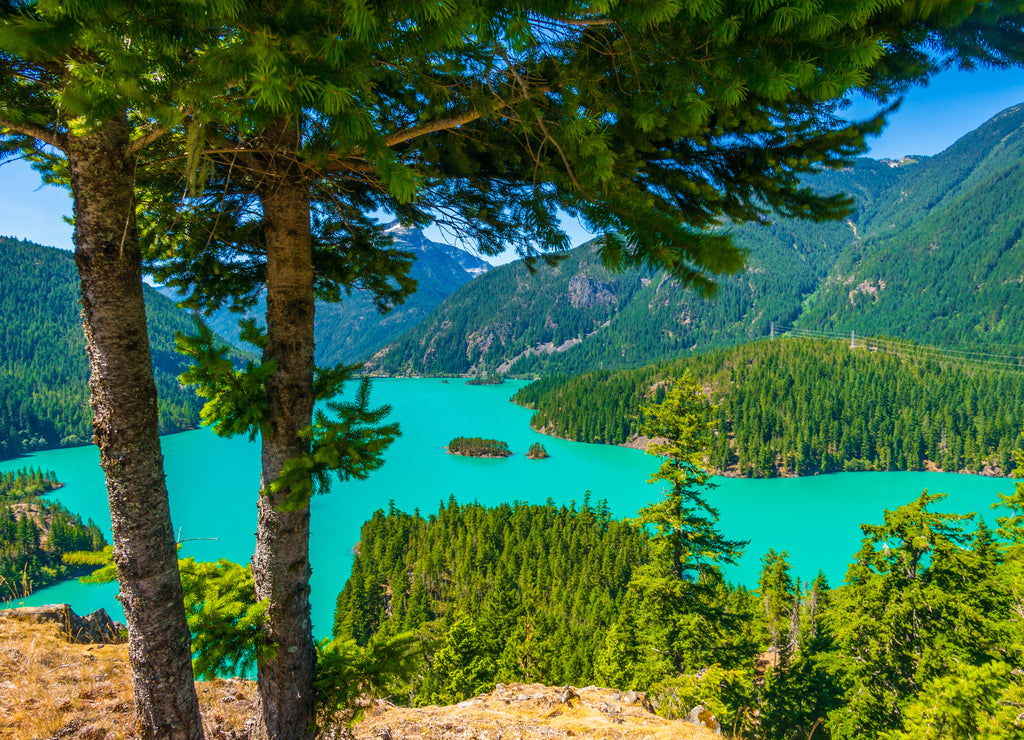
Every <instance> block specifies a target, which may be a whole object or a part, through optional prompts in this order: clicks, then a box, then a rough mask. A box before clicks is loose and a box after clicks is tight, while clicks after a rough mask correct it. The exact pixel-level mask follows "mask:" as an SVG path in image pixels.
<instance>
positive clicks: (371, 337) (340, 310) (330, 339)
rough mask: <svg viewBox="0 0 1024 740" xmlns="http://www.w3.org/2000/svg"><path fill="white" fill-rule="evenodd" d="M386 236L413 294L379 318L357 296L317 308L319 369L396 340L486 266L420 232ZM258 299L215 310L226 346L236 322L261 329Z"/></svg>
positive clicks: (397, 230) (213, 320) (213, 322)
mask: <svg viewBox="0 0 1024 740" xmlns="http://www.w3.org/2000/svg"><path fill="white" fill-rule="evenodd" d="M386 233H388V234H390V235H391V237H392V238H393V239H394V248H395V249H399V250H403V251H407V252H412V253H413V255H414V256H415V258H416V260H415V262H413V266H412V270H411V271H410V275H411V276H412V277H413V278H414V279H415V280H416V292H415V293H414V294H413V295H411V296H409V298H407V299H406V301H405V303H403V304H402V305H400V306H396V307H395V308H393V309H391V310H390V311H389V312H388V313H386V314H383V315H381V313H380V312H379V311H378V310H377V308H376V307H375V306H374V305H373V301H372V300H371V299H370V298H369V297H367V296H365V295H363V294H362V293H359V292H358V291H357V292H355V293H353V294H352V295H350V296H346V297H345V298H344V299H343V300H342V301H341V303H325V302H323V301H320V302H318V303H317V304H316V327H315V339H316V361H317V363H318V364H321V365H334V364H337V363H339V362H348V363H351V362H358V361H360V360H364V359H366V358H367V357H369V356H370V355H371V354H373V353H374V352H375V351H376V350H378V349H380V348H381V347H382V346H384V345H385V344H387V343H388V342H391V341H393V340H395V339H397V338H398V337H399V336H401V335H402V334H403V333H405V332H406V331H408V330H409V329H410V328H412V327H413V326H415V325H416V324H418V323H419V322H420V321H422V320H423V319H424V318H426V316H427V315H428V314H429V313H430V312H431V311H432V310H433V309H434V308H435V307H436V306H437V305H438V304H439V303H440V302H441V301H442V300H444V299H445V298H447V297H448V296H449V295H451V294H452V293H453V292H454V291H455V290H457V289H458V288H459V287H460V286H462V285H464V284H466V283H468V282H469V281H470V280H472V279H473V278H475V277H476V276H477V275H481V274H483V273H484V272H486V271H487V270H488V269H489V268H490V265H489V264H488V263H487V262H484V261H483V260H482V259H480V258H479V257H476V256H475V255H473V254H470V253H469V252H467V251H465V250H463V249H458V248H456V247H452V246H449V245H447V244H439V243H438V242H433V241H431V240H429V239H427V238H426V237H425V236H424V235H423V232H422V231H419V230H416V229H410V228H405V227H403V226H401V225H399V224H397V223H394V224H391V225H390V226H389V227H388V228H387V230H386ZM266 310H267V306H266V302H265V301H263V300H261V301H260V302H259V303H258V304H257V305H256V306H254V307H253V308H252V309H251V310H250V311H248V312H246V313H245V314H242V315H240V314H236V313H231V312H230V311H226V310H225V311H219V312H217V313H216V314H214V315H213V316H211V317H210V319H209V320H208V321H209V324H210V327H211V328H212V329H213V330H214V331H215V332H217V333H218V334H220V335H221V336H223V337H226V338H228V340H229V341H232V342H237V340H238V320H239V319H240V318H242V317H243V316H244V317H252V318H256V319H257V320H258V321H259V322H260V323H261V324H262V323H263V317H264V315H265V314H266Z"/></svg>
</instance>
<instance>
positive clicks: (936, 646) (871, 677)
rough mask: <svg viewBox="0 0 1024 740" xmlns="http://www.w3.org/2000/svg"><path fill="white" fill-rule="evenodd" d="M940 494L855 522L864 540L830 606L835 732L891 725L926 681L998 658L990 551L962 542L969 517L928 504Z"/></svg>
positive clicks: (857, 733) (868, 732) (997, 598)
mask: <svg viewBox="0 0 1024 740" xmlns="http://www.w3.org/2000/svg"><path fill="white" fill-rule="evenodd" d="M941 498H942V496H941V495H934V494H929V493H927V492H924V493H922V494H921V496H920V497H919V498H918V499H917V500H916V501H914V502H912V503H910V504H907V505H906V506H903V507H900V508H898V509H896V510H895V511H887V512H885V520H884V523H883V524H881V525H862V527H861V528H862V529H863V530H864V534H865V535H866V537H865V539H864V545H863V547H862V548H861V550H860V552H859V553H858V554H857V557H856V560H855V561H854V563H853V564H852V565H851V566H850V570H849V573H848V574H847V577H846V585H845V587H844V588H843V589H841V590H839V591H838V592H837V594H836V597H835V603H834V606H833V609H832V611H831V612H830V614H831V616H830V630H831V632H832V634H833V635H834V639H835V644H836V663H837V665H836V670H837V671H838V672H839V674H840V676H841V677H842V685H843V686H844V687H845V697H844V698H845V702H844V706H843V707H842V708H841V709H839V710H837V711H835V712H833V713H832V715H831V716H830V717H829V726H830V729H831V731H832V736H833V737H834V738H855V737H856V738H864V737H875V736H877V735H878V734H879V733H881V732H884V731H887V730H898V729H900V727H901V723H902V720H903V718H904V713H905V712H906V711H907V703H908V701H911V700H913V699H914V698H915V697H916V696H917V695H918V694H919V693H920V692H921V691H922V690H923V689H924V687H925V686H926V685H928V684H929V683H930V682H936V681H943V680H944V679H946V678H947V677H948V676H950V675H951V674H952V673H954V672H955V671H957V670H958V669H959V667H961V666H980V665H983V664H985V663H987V662H989V661H991V660H992V659H999V658H1000V657H1001V654H1002V652H1003V650H1002V648H1003V645H1004V643H1003V640H1002V637H1001V634H1000V629H999V627H998V624H999V622H1000V621H1001V620H1004V619H1006V617H1007V613H1006V606H1007V604H1006V601H1005V599H1003V598H1001V591H1002V587H1001V585H1000V583H999V581H998V579H997V578H996V564H997V563H996V562H995V561H994V560H993V556H994V553H993V551H992V550H991V548H987V547H986V548H982V547H980V546H976V547H975V548H974V549H971V548H970V547H968V545H969V544H970V542H971V539H972V538H971V535H970V534H969V533H967V532H966V531H965V530H964V524H965V523H966V522H967V521H969V520H970V519H971V518H972V517H971V515H954V514H940V513H935V512H932V511H931V510H930V508H931V506H932V505H933V504H934V503H935V502H936V501H938V500H940V499H941ZM982 534H984V533H982ZM978 539H980V540H981V541H985V539H986V538H985V537H984V536H983V537H980V538H978ZM983 554H986V555H988V557H983ZM936 685H937V684H936Z"/></svg>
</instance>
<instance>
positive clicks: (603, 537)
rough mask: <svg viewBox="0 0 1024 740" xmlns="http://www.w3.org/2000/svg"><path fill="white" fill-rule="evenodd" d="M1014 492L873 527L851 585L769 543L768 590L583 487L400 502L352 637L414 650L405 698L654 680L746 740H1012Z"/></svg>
mask: <svg viewBox="0 0 1024 740" xmlns="http://www.w3.org/2000/svg"><path fill="white" fill-rule="evenodd" d="M710 497H711V498H713V492H712V493H711V495H710ZM1000 503H1001V504H1002V506H1003V508H1001V509H1000V511H999V512H998V513H997V514H996V515H995V519H994V521H995V522H996V529H995V530H994V531H993V530H992V529H990V528H989V527H987V526H986V525H985V524H984V523H983V522H982V521H980V520H978V519H976V518H975V517H974V516H973V515H966V516H960V515H949V514H944V513H941V508H942V496H941V495H934V494H929V493H927V492H925V493H922V494H921V495H920V496H919V497H918V498H917V499H915V500H914V501H911V502H909V503H907V504H906V505H905V506H902V507H899V508H897V509H895V510H893V511H886V512H885V513H884V518H883V519H882V522H881V523H880V524H873V525H862V527H861V528H862V530H863V532H864V540H863V546H862V547H861V549H860V550H859V551H858V552H857V553H854V554H852V562H851V565H850V568H849V571H848V573H847V576H846V579H845V581H844V582H843V584H841V585H839V586H838V587H837V588H832V587H830V585H829V583H828V582H827V581H826V580H825V578H824V577H823V576H822V575H821V574H818V576H817V577H815V578H813V580H810V581H808V580H806V579H807V578H808V577H810V576H812V575H813V574H794V573H792V571H791V569H790V567H789V564H788V562H787V558H786V553H785V552H775V551H769V552H768V553H767V554H766V555H765V556H764V558H763V559H762V570H761V574H760V577H759V579H758V583H757V588H756V589H754V590H750V589H747V588H745V587H743V586H737V585H734V584H730V583H728V582H727V580H726V579H725V578H723V576H722V572H721V570H720V569H719V568H718V567H717V566H715V565H713V564H712V563H709V562H704V563H703V564H700V562H699V561H700V560H701V558H700V557H699V553H698V551H697V549H695V546H693V545H691V546H688V547H687V548H685V550H684V555H683V557H684V561H685V562H686V563H687V564H688V565H687V567H692V568H693V569H694V570H693V576H692V577H687V578H679V577H678V576H677V575H673V566H672V564H671V562H672V561H671V557H670V556H669V554H668V553H669V552H670V548H667V547H666V546H665V541H664V540H661V539H659V536H658V535H657V534H656V529H655V528H653V525H652V521H653V520H651V519H649V520H646V525H647V526H646V528H645V527H644V526H642V524H643V523H644V522H645V520H644V518H643V513H642V516H641V519H640V520H639V521H616V520H614V519H612V518H611V517H610V516H609V514H608V511H607V509H606V507H605V506H604V504H603V503H598V504H597V505H592V504H591V503H590V501H589V500H587V499H585V500H584V503H583V505H582V506H580V507H577V506H576V505H575V504H573V505H571V506H568V507H566V506H561V507H559V506H555V505H554V504H552V503H550V502H549V503H548V504H547V505H544V506H531V505H527V504H523V503H514V504H504V505H501V506H497V507H494V508H487V507H484V506H481V505H478V504H469V505H459V504H458V503H456V501H455V500H454V499H451V500H449V501H448V502H447V504H442V505H441V506H440V508H439V510H438V512H437V513H436V514H432V515H430V516H424V515H422V514H420V513H419V512H418V511H417V512H415V513H414V514H411V515H410V514H407V513H403V512H401V511H398V510H396V509H395V508H394V507H392V508H391V509H390V510H389V511H387V512H384V511H379V512H377V514H375V515H374V517H373V518H372V519H371V520H370V521H369V522H367V523H366V524H365V525H364V527H363V530H362V535H361V539H360V543H359V549H358V551H357V555H356V558H355V562H354V564H353V568H352V575H351V577H350V578H349V581H348V582H347V584H346V586H345V589H344V590H343V591H342V592H341V593H340V594H339V596H338V600H337V609H336V614H335V624H334V633H335V636H336V637H338V638H339V639H343V640H344V639H348V640H353V641H354V642H355V643H357V644H358V645H361V646H368V648H369V649H370V650H371V651H372V650H373V648H374V646H375V645H379V646H385V645H389V644H390V645H394V644H395V640H405V642H406V644H412V645H415V646H416V648H415V650H414V657H413V660H414V665H413V666H412V667H411V668H410V669H408V670H406V671H405V672H404V673H403V674H402V677H400V678H393V679H392V680H391V683H390V684H389V685H387V686H386V687H385V689H384V692H385V693H386V694H388V695H389V697H390V699H391V700H392V701H397V702H399V703H409V704H413V705H427V704H431V703H452V702H457V701H460V700H463V699H466V698H468V697H470V696H473V695H474V694H476V693H480V692H484V691H488V690H490V689H491V688H492V687H493V686H494V684H495V683H509V682H530V681H540V682H544V683H547V684H551V685H564V684H570V685H574V686H585V685H589V684H594V683H596V684H599V685H606V686H614V687H616V688H619V689H621V690H623V691H625V690H628V689H637V690H644V691H647V692H649V697H650V699H651V700H652V702H653V704H654V706H655V707H656V708H657V710H658V712H659V713H660V714H663V715H665V716H681V715H685V714H686V713H687V712H688V711H689V710H690V709H691V708H692V707H693V706H695V705H697V704H702V705H704V706H706V707H708V708H709V709H710V710H711V711H712V712H714V714H715V715H716V716H717V717H718V719H719V720H720V721H721V722H722V724H723V726H725V727H727V728H731V729H732V730H733V732H734V733H735V734H734V735H733V736H734V737H737V738H758V739H764V740H769V739H771V740H783V739H784V738H794V737H799V738H804V737H809V736H812V735H813V734H814V733H817V734H818V736H820V737H831V738H835V739H837V740H838V739H840V738H842V739H844V740H853V739H854V738H882V737H884V738H887V740H921V739H922V738H936V739H937V738H940V737H958V738H959V737H964V738H966V737H978V738H987V739H988V740H996V739H999V740H1010V738H1014V737H1019V734H1015V733H1018V732H1019V730H1020V729H1021V727H1022V724H1021V722H1020V720H1019V717H1018V715H1019V712H1020V707H1021V705H1022V701H1024V680H1022V678H1021V672H1020V671H1019V670H1014V669H1015V668H1019V667H1020V666H1021V661H1022V657H1024V656H1022V655H1021V654H1020V650H1021V645H1022V644H1024V641H1022V638H1024V634H1022V633H1021V625H1020V621H1019V619H1017V618H1016V617H1015V616H1014V615H1015V614H1016V613H1017V612H1016V611H1015V610H1019V609H1020V608H1021V606H1022V605H1021V587H1022V585H1024V580H1022V572H1024V571H1022V569H1021V566H1022V563H1024V550H1022V547H1024V545H1022V544H1021V543H1022V542H1024V488H1019V489H1018V491H1017V493H1016V494H1015V495H1013V496H1005V497H1003V501H1002V502H1000ZM658 508H659V507H658V506H657V505H652V506H651V507H648V510H649V511H654V510H656V509H658ZM990 519H991V518H990ZM709 532H710V536H711V537H712V539H715V538H719V539H720V538H721V535H719V534H718V533H716V532H714V531H709ZM794 536H799V535H798V533H794ZM731 544H737V543H731ZM965 727H966V728H970V730H971V731H972V734H970V735H968V734H957V733H956V732H954V731H953V730H954V729H955V728H965ZM979 728H980V731H979Z"/></svg>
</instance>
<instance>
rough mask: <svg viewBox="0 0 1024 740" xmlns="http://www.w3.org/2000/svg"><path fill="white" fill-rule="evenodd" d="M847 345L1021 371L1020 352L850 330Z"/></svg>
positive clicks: (813, 335)
mask: <svg viewBox="0 0 1024 740" xmlns="http://www.w3.org/2000/svg"><path fill="white" fill-rule="evenodd" d="M773 328H774V329H775V330H778V331H781V332H782V333H783V334H784V335H785V336H790V337H794V338H798V339H833V340H840V339H841V340H844V341H845V340H846V339H847V335H846V334H843V333H840V332H837V331H829V330H822V329H808V328H804V327H798V326H793V325H792V324H774V323H773ZM849 338H850V347H851V348H860V347H862V348H865V349H868V350H873V351H880V352H885V353H886V354H891V355H896V356H908V357H914V358H916V359H924V360H928V359H934V360H943V361H946V362H951V363H959V364H961V365H965V366H973V367H982V368H1002V369H1006V370H1017V371H1021V370H1024V354H1020V355H1006V354H997V353H993V352H981V351H977V350H958V349H950V348H945V347H934V346H931V345H926V344H917V343H915V342H912V341H911V340H909V339H902V338H897V337H861V338H860V339H859V340H857V339H856V333H855V332H851V334H850V336H849Z"/></svg>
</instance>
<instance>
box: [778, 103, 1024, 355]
mask: <svg viewBox="0 0 1024 740" xmlns="http://www.w3.org/2000/svg"><path fill="white" fill-rule="evenodd" d="M905 169H907V170H908V172H907V174H906V176H905V178H904V180H903V182H902V183H901V185H900V186H899V187H900V188H901V191H902V192H906V193H908V195H907V197H906V198H905V202H904V203H903V204H902V207H901V208H898V209H896V208H893V207H892V206H890V207H889V208H888V209H884V210H883V209H877V210H875V211H874V212H872V213H870V214H869V216H870V218H868V219H866V220H867V221H868V222H869V223H870V224H872V227H871V228H872V230H871V231H869V232H868V234H867V235H866V236H865V238H864V239H863V240H861V241H860V242H858V243H857V244H855V245H854V248H852V249H849V250H847V251H846V252H845V253H844V254H843V255H842V256H841V257H840V259H839V260H838V261H837V263H836V265H835V266H834V267H833V269H832V270H831V272H830V274H829V277H828V279H827V280H826V281H825V282H824V283H823V285H822V286H821V288H820V289H819V290H818V291H817V293H816V294H815V296H814V297H813V299H812V300H811V301H809V302H808V306H807V310H806V311H804V313H803V314H802V315H801V317H800V320H799V323H798V326H801V327H803V328H810V329H825V330H838V331H849V330H856V331H857V332H858V333H861V334H890V335H897V336H901V337H909V338H912V339H915V340H917V341H921V342H926V343H928V344H933V345H948V346H961V347H976V348H991V347H999V348H1000V350H1001V351H1003V352H1007V351H1009V350H1011V349H1014V350H1016V349H1020V348H1021V347H1024V337H1021V335H1020V331H1019V327H1020V326H1021V325H1022V322H1024V301H1022V300H1021V298H1020V295H1021V281H1022V280H1024V241H1022V233H1024V209H1022V208H1021V206H1020V204H1021V202H1022V200H1024V105H1021V106H1016V107H1015V108H1011V109H1009V110H1007V111H1004V112H1003V113H1001V114H1000V115H998V116H996V118H994V119H992V121H990V122H989V123H987V124H986V125H985V126H983V127H982V128H981V129H979V130H978V131H976V132H974V133H973V134H971V135H969V136H967V137H964V139H961V140H960V141H959V142H957V144H955V145H954V146H953V147H951V148H950V149H948V150H946V151H945V152H943V153H942V154H940V155H938V156H936V157H933V158H930V159H929V160H927V161H922V162H920V163H917V164H914V165H910V166H909V167H907V168H905ZM936 183H938V184H936ZM889 224H896V225H895V226H890V225H889Z"/></svg>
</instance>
